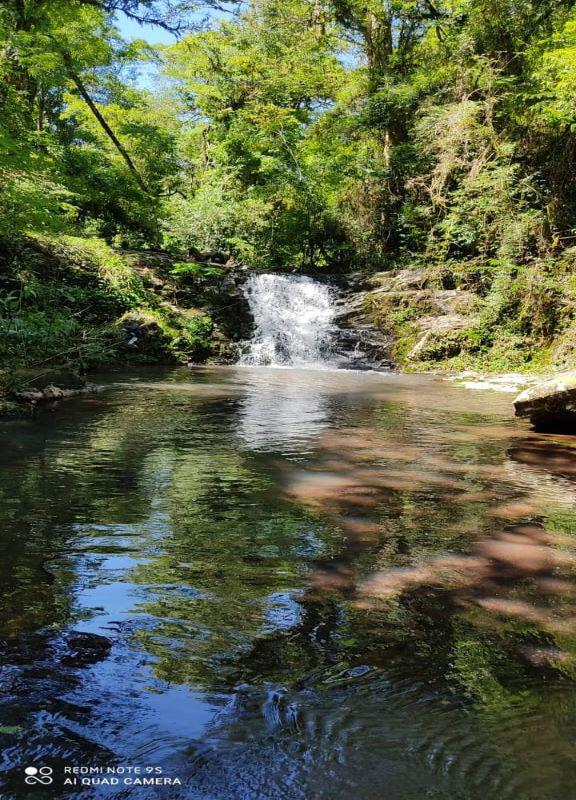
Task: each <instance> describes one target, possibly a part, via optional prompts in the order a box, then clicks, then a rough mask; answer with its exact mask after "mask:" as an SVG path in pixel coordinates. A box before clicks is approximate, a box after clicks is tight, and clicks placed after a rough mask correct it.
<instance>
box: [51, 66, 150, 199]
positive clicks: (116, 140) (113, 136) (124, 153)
mask: <svg viewBox="0 0 576 800" xmlns="http://www.w3.org/2000/svg"><path fill="white" fill-rule="evenodd" d="M62 59H63V61H64V64H65V66H66V71H67V73H68V76H69V77H70V79H71V80H72V82H73V83H74V85H75V86H76V88H77V89H78V92H79V94H80V96H81V97H82V99H83V100H84V102H85V103H86V105H87V106H88V108H89V109H90V111H91V112H92V113H93V114H94V116H95V118H96V119H97V120H98V123H99V124H100V127H101V128H102V130H103V131H104V133H105V134H106V135H107V136H108V138H109V139H110V141H111V142H112V144H113V145H114V147H115V148H116V150H117V151H118V152H119V153H120V155H121V156H122V159H123V160H124V163H125V164H126V166H127V167H128V169H129V170H130V173H131V175H132V177H133V178H134V180H135V181H136V183H137V184H138V186H139V187H140V188H141V189H142V191H143V192H146V194H150V192H149V189H148V187H147V186H146V183H145V182H144V179H143V177H142V176H141V175H140V173H139V172H138V169H137V167H136V165H135V164H134V162H133V161H132V159H131V158H130V154H129V153H128V151H127V150H126V148H125V147H124V145H123V144H122V142H121V141H120V139H119V138H118V137H117V136H116V134H115V133H114V131H113V130H112V128H111V127H110V125H109V124H108V123H107V122H106V119H105V118H104V116H103V114H102V112H101V111H100V109H99V108H98V106H97V105H96V103H95V102H94V101H93V100H92V98H91V97H90V94H89V93H88V90H87V89H86V87H85V86H84V84H83V82H82V80H81V78H80V76H79V75H78V74H77V72H76V71H75V70H74V68H73V66H72V59H71V58H70V56H69V55H68V53H64V52H62Z"/></svg>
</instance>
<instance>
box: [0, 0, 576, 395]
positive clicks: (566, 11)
mask: <svg viewBox="0 0 576 800" xmlns="http://www.w3.org/2000/svg"><path fill="white" fill-rule="evenodd" d="M124 18H128V19H130V20H132V21H137V22H140V23H142V37H143V38H142V39H141V40H131V41H126V40H124V39H123V38H122V36H121V34H120V29H119V20H120V19H124ZM151 25H154V26H158V27H159V28H163V29H165V30H167V31H171V32H172V33H173V34H174V36H173V39H174V44H172V45H165V46H158V47H153V46H151V45H150V44H149V43H147V42H146V32H147V31H148V30H149V29H150V26H151ZM0 71H1V81H0V112H1V113H0V240H1V250H0V269H1V273H0V281H1V284H0V285H1V295H0V314H1V318H0V355H1V357H2V362H3V366H4V367H5V370H6V377H5V382H9V375H8V373H9V372H10V371H11V370H12V369H13V368H14V366H18V365H26V366H35V367H37V366H38V365H45V364H47V363H51V362H55V363H56V362H61V361H74V362H76V363H78V362H80V363H82V364H84V365H94V364H99V363H104V362H107V361H110V360H114V359H115V358H120V357H123V358H137V357H140V358H144V355H142V354H139V356H137V355H136V354H134V353H132V352H130V349H129V347H128V346H127V345H126V331H127V330H129V328H130V325H140V326H141V327H142V326H148V328H149V329H152V328H154V330H155V331H157V336H156V337H155V338H154V337H151V341H152V339H153V340H154V345H153V346H151V348H150V349H149V352H148V353H147V354H146V357H147V358H156V359H167V358H169V359H172V360H176V361H186V360H190V359H194V360H201V359H205V358H207V357H209V356H210V355H211V354H214V353H215V352H217V348H218V346H219V345H217V344H215V343H217V342H218V341H219V337H221V331H219V328H220V327H221V326H220V324H219V323H218V315H220V316H222V310H221V309H220V310H217V311H216V312H214V311H213V306H214V303H213V295H214V294H215V292H214V291H212V290H211V287H213V284H214V283H215V282H217V281H219V280H221V277H222V273H223V272H226V271H227V270H232V269H233V268H234V267H237V266H246V267H249V268H252V269H268V270H270V269H273V270H279V269H286V270H303V271H306V272H307V273H308V274H314V272H328V273H346V272H364V273H366V274H368V275H372V279H371V280H372V284H373V286H375V287H376V291H374V292H372V293H370V294H368V295H367V298H366V308H367V310H368V311H370V313H372V315H373V317H374V318H375V319H376V320H377V321H378V322H379V323H380V324H381V325H382V326H383V327H385V328H386V327H387V328H389V329H391V331H392V332H393V333H395V335H396V346H395V355H396V358H397V360H398V361H399V362H400V363H402V362H405V363H406V364H407V365H408V366H410V365H412V366H415V367H419V366H429V365H430V364H435V363H437V362H440V363H442V364H445V365H447V366H449V367H454V366H459V367H463V366H469V365H472V366H474V365H478V364H482V365H483V366H484V367H485V368H493V369H508V368H520V369H523V368H543V367H546V366H547V365H554V366H558V365H560V366H563V365H569V364H570V363H571V362H572V360H573V359H574V344H573V342H574V337H573V335H572V334H573V332H574V326H575V325H576V319H575V314H576V277H575V270H574V266H575V261H576V169H575V167H576V7H575V4H574V3H573V2H571V0H377V1H376V2H372V0H254V2H252V3H251V4H250V5H245V4H236V3H235V2H226V3H224V4H223V5H221V4H220V3H219V2H218V0H206V2H204V3H194V4H192V3H171V2H167V1H166V2H161V0H158V2H153V1H152V0H148V1H146V0H142V2H138V0H5V1H4V2H3V3H2V4H1V6H0ZM142 75H144V76H149V77H148V79H143V78H142ZM150 76H152V78H150ZM390 276H392V278H395V279H396V283H394V280H392V278H391V277H390ZM403 276H404V278H405V280H404V282H403ZM443 298H444V301H443ZM442 302H445V304H448V307H447V308H446V307H445V308H443V310H442V312H441V313H442V315H443V324H442V325H441V326H440V329H438V330H433V329H432V328H431V327H430V324H428V328H426V324H424V327H423V326H422V324H421V321H422V319H424V320H429V319H430V318H431V317H434V315H435V314H436V315H437V314H438V313H439V312H438V308H437V306H438V304H440V305H442ZM419 321H420V322H419ZM215 323H216V324H215ZM419 324H420V328H418V325H419ZM424 328H426V336H425V337H424V338H425V341H423V340H422V338H420V343H419V345H418V348H415V347H414V343H415V341H416V340H417V339H418V335H421V333H422V330H424Z"/></svg>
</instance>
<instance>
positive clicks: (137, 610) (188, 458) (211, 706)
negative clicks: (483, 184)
mask: <svg viewBox="0 0 576 800" xmlns="http://www.w3.org/2000/svg"><path fill="white" fill-rule="evenodd" d="M101 380H102V381H104V382H106V383H107V384H108V388H107V389H106V391H105V392H103V393H102V394H99V395H96V396H90V397H84V398H79V399H77V400H73V401H69V402H67V403H65V404H63V405H61V406H59V407H56V408H54V409H51V410H47V411H45V412H43V413H41V414H40V415H39V416H38V417H37V418H36V419H35V420H17V421H8V422H4V423H2V425H1V426H0V440H1V441H0V443H1V449H0V453H1V455H0V491H1V493H2V495H1V502H0V519H1V523H2V525H1V531H2V533H1V537H0V548H1V557H0V578H1V580H0V595H1V604H0V645H1V650H0V665H1V670H0V685H1V687H2V695H1V698H0V713H1V719H0V741H1V746H2V760H1V763H0V774H1V776H2V781H3V788H2V790H1V791H2V795H1V796H2V798H16V799H17V800H20V799H21V798H26V800H27V798H32V797H34V798H53V797H81V798H100V797H129V798H140V797H142V798H144V797H146V798H152V797H162V798H164V797H166V798H168V797H169V798H176V799H178V798H190V799H191V800H192V799H193V800H196V799H198V800H266V799H267V798H270V800H280V798H282V800H297V799H299V798H302V800H304V798H305V799H306V800H311V799H312V798H325V799H326V800H344V798H346V800H348V798H350V797H357V798H360V799H361V800H381V799H382V798H390V800H420V799H421V798H423V797H425V798H443V799H444V798H450V800H460V799H461V800H481V799H482V800H485V798H488V797H489V798H514V799H515V800H531V799H532V798H534V800H536V799H537V800H561V799H562V800H565V799H566V798H570V797H576V792H575V789H574V787H575V778H576V764H575V755H576V750H575V740H574V725H575V722H576V692H575V689H574V682H573V678H574V672H575V670H574V665H575V661H574V658H575V653H576V639H575V638H574V624H573V623H574V583H573V575H574V549H573V541H574V538H573V537H574V533H575V531H576V514H575V511H574V500H575V485H574V481H575V478H576V449H575V443H574V440H573V439H570V438H565V439H563V438H562V437H550V436H548V437H546V436H539V435H536V434H534V433H531V432H530V430H529V428H528V426H527V425H526V424H525V423H523V422H518V421H516V420H514V419H513V417H512V414H511V401H510V396H509V395H505V394H498V393H490V392H473V391H469V390H464V389H459V388H456V387H454V386H452V385H451V384H449V383H446V382H444V381H442V380H440V379H439V378H434V377H421V376H397V375H381V374H376V373H355V372H346V371H340V372H337V371H332V370H318V371H315V370H301V371H300V370H295V369H264V368H247V367H244V368H198V369H177V370H164V371H161V370H148V371H144V370H142V371H140V372H138V373H134V374H131V375H126V374H122V375H121V374H120V373H118V374H116V375H110V376H103V377H102V378H101ZM30 764H31V765H38V766H40V765H48V766H50V767H52V768H53V769H54V771H55V772H54V774H55V776H56V780H55V782H54V784H52V785H51V786H42V785H34V786H27V785H26V784H25V783H24V780H23V769H24V767H25V766H28V765H30ZM66 765H84V766H102V765H105V766H108V765H141V766H142V767H146V766H149V767H157V768H161V769H162V770H163V773H164V775H169V776H177V777H178V778H179V780H180V783H181V785H180V786H170V787H147V788H145V789H139V788H138V787H131V788H126V787H122V786H119V787H112V786H106V785H102V786H90V787H82V786H81V785H80V786H75V787H72V788H71V787H64V786H63V785H62V781H61V777H60V776H61V773H62V770H63V769H64V767H65V766H66Z"/></svg>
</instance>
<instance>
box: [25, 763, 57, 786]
mask: <svg viewBox="0 0 576 800" xmlns="http://www.w3.org/2000/svg"><path fill="white" fill-rule="evenodd" d="M53 772H54V770H53V769H52V767H26V769H25V770H24V774H25V775H26V777H25V778H24V783H27V784H28V785H29V786H33V785H34V784H36V783H41V784H42V785H43V786H50V784H51V783H53V781H54V778H53V777H52V773H53Z"/></svg>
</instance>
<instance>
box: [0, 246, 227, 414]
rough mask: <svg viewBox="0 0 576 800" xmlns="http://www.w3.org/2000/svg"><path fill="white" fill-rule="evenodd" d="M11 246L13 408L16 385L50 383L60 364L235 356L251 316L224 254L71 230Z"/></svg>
mask: <svg viewBox="0 0 576 800" xmlns="http://www.w3.org/2000/svg"><path fill="white" fill-rule="evenodd" d="M2 245H3V246H2V249H1V250H0V268H1V276H2V277H1V278H0V289H1V291H2V300H1V301H0V363H1V364H2V369H1V370H0V387H2V389H1V393H2V395H3V397H0V400H1V402H2V405H3V407H4V408H5V409H7V410H10V397H11V395H12V394H13V392H14V391H15V390H18V389H22V388H23V387H25V388H42V387H43V386H45V385H47V384H48V383H50V382H52V381H53V379H52V377H51V372H53V371H54V369H56V368H58V369H60V368H62V369H63V370H64V371H66V372H68V373H69V374H72V375H80V374H85V373H86V372H89V371H93V370H95V369H101V368H102V367H105V366H107V365H110V364H126V365H134V364H184V363H188V362H191V361H193V362H196V363H204V362H206V361H210V360H212V359H214V360H218V361H221V362H226V361H227V360H228V361H229V360H233V356H232V355H231V343H232V341H233V339H234V337H235V336H237V335H240V333H241V331H242V322H243V317H242V314H241V313H239V311H238V309H237V308H233V306H234V302H235V301H237V300H238V294H239V293H238V290H237V287H236V284H235V278H234V276H233V275H232V273H231V271H230V270H229V269H227V268H226V266H225V265H224V264H223V263H218V262H210V261H209V260H208V259H207V258H203V257H202V254H198V256H199V257H198V258H197V259H192V258H183V257H180V258H179V257H178V256H175V255H173V254H170V253H167V252H163V251H146V250H143V251H135V250H132V251H130V250H120V249H116V248H113V247H111V246H110V245H108V244H107V243H106V242H104V241H103V240H101V239H96V238H85V237H82V238H80V237H76V236H69V235H58V236H55V235H52V236H46V235H43V234H30V235H28V236H26V237H20V238H17V239H14V240H11V241H5V242H3V243H2ZM200 258H202V260H200ZM232 312H234V313H232Z"/></svg>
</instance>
